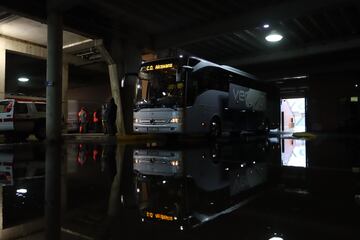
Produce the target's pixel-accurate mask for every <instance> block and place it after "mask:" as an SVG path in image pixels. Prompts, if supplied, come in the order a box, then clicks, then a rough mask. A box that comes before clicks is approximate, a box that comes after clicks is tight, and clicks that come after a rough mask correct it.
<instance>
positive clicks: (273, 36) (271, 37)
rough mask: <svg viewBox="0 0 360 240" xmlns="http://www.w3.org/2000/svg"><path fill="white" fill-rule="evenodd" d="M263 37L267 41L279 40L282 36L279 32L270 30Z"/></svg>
mask: <svg viewBox="0 0 360 240" xmlns="http://www.w3.org/2000/svg"><path fill="white" fill-rule="evenodd" d="M265 39H266V41H268V42H279V41H281V40H282V39H283V36H282V35H281V34H280V33H277V32H274V31H272V32H271V33H270V34H269V35H267V36H266V37H265Z"/></svg>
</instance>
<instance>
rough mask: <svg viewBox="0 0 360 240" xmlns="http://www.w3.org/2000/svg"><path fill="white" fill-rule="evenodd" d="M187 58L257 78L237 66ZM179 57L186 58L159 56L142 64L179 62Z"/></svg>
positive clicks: (192, 57) (193, 57) (197, 58)
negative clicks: (159, 57)
mask: <svg viewBox="0 0 360 240" xmlns="http://www.w3.org/2000/svg"><path fill="white" fill-rule="evenodd" d="M188 58H191V59H196V60H198V61H199V62H202V63H206V64H207V65H209V66H213V67H218V68H221V69H224V70H226V71H229V72H232V73H235V74H239V75H241V76H244V77H247V78H250V79H253V80H259V79H258V78H257V77H256V76H254V75H252V74H250V73H247V72H245V71H242V70H239V69H237V68H234V67H230V66H227V65H219V64H216V63H213V62H210V61H208V60H205V59H202V58H199V57H195V56H189V57H188ZM181 59H186V58H185V57H183V58H180V57H168V58H161V59H156V60H152V61H147V62H145V63H143V64H142V66H147V65H149V64H154V63H161V62H167V61H172V62H180V61H181ZM184 62H185V61H184Z"/></svg>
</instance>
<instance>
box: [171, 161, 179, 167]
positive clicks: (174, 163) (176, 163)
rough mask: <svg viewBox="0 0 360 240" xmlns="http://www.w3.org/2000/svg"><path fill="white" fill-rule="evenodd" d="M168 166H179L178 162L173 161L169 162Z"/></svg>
mask: <svg viewBox="0 0 360 240" xmlns="http://www.w3.org/2000/svg"><path fill="white" fill-rule="evenodd" d="M170 164H171V166H173V167H176V166H179V161H177V160H173V161H170Z"/></svg>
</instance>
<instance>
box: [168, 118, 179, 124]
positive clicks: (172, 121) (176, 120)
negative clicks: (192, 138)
mask: <svg viewBox="0 0 360 240" xmlns="http://www.w3.org/2000/svg"><path fill="white" fill-rule="evenodd" d="M170 122H171V123H180V122H181V119H180V118H178V117H174V118H172V119H171V120H170Z"/></svg>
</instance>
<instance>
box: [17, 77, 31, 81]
mask: <svg viewBox="0 0 360 240" xmlns="http://www.w3.org/2000/svg"><path fill="white" fill-rule="evenodd" d="M29 80H30V79H29V78H27V77H19V78H18V81H19V82H28V81H29Z"/></svg>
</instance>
